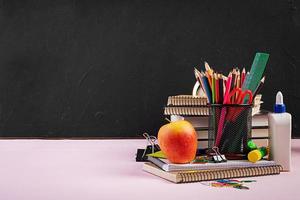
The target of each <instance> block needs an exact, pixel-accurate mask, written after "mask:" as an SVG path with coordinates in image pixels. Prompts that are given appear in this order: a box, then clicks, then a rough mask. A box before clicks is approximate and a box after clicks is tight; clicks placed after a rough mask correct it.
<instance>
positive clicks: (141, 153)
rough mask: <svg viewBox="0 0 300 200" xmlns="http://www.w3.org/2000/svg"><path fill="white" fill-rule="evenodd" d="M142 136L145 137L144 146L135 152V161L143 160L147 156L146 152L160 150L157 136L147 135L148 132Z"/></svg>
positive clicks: (145, 159)
mask: <svg viewBox="0 0 300 200" xmlns="http://www.w3.org/2000/svg"><path fill="white" fill-rule="evenodd" d="M143 136H144V138H145V139H146V142H147V144H146V148H145V149H137V153H136V158H135V160H136V162H145V161H147V159H148V157H147V156H146V155H147V154H150V153H155V152H157V151H160V148H159V146H158V144H157V138H156V137H155V136H152V135H149V134H148V133H143Z"/></svg>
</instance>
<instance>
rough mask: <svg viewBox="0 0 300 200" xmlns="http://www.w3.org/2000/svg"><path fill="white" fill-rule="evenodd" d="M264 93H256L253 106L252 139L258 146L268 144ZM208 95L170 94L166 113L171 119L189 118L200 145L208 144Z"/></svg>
mask: <svg viewBox="0 0 300 200" xmlns="http://www.w3.org/2000/svg"><path fill="white" fill-rule="evenodd" d="M261 97H262V95H256V97H255V99H254V106H253V108H252V115H253V117H252V134H251V139H252V140H253V141H254V142H255V143H256V144H257V145H258V146H268V141H269V134H268V131H269V130H268V129H269V125H268V112H267V111H263V110H261V109H260V107H261V104H262V101H261ZM207 102H208V100H207V98H206V97H198V96H192V95H178V96H169V97H168V102H167V106H166V107H165V108H164V115H165V116H169V117H170V120H171V121H177V120H187V121H189V122H190V123H191V124H192V125H193V126H194V128H195V129H196V131H197V133H198V146H199V147H200V148H207V146H208V118H209V107H208V105H207Z"/></svg>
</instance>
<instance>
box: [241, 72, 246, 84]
mask: <svg viewBox="0 0 300 200" xmlns="http://www.w3.org/2000/svg"><path fill="white" fill-rule="evenodd" d="M245 77H246V70H245V68H243V71H242V77H241V87H242V85H243V83H244V80H245Z"/></svg>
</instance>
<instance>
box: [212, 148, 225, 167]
mask: <svg viewBox="0 0 300 200" xmlns="http://www.w3.org/2000/svg"><path fill="white" fill-rule="evenodd" d="M211 149H212V150H213V151H214V155H212V159H213V161H214V162H215V163H220V162H227V159H226V157H225V155H223V154H221V153H220V151H219V148H218V147H216V146H214V147H213V148H211Z"/></svg>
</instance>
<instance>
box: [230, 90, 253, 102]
mask: <svg viewBox="0 0 300 200" xmlns="http://www.w3.org/2000/svg"><path fill="white" fill-rule="evenodd" d="M247 95H248V96H249V99H248V102H247V104H250V103H251V102H252V99H253V94H252V91H251V90H245V91H242V89H241V88H235V89H234V90H232V91H231V92H230V93H229V95H228V101H229V103H231V104H243V102H244V100H245V97H246V96H247ZM235 97H236V98H235Z"/></svg>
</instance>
